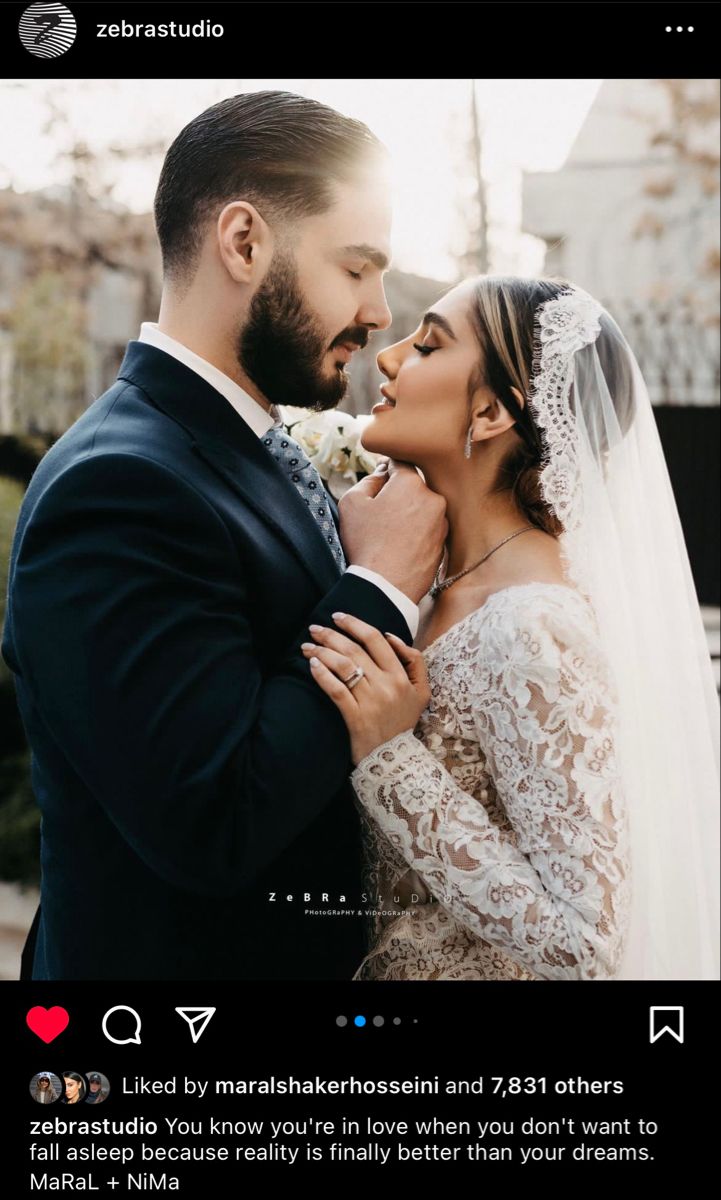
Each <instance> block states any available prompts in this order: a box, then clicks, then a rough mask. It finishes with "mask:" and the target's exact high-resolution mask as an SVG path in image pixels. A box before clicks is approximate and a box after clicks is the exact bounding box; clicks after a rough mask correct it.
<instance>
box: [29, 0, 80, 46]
mask: <svg viewBox="0 0 721 1200" xmlns="http://www.w3.org/2000/svg"><path fill="white" fill-rule="evenodd" d="M77 31H78V27H77V24H76V22H75V17H74V16H73V14H72V13H71V11H70V9H69V8H67V7H66V5H64V4H58V3H54V2H52V0H48V2H47V3H42V2H41V3H38V4H30V5H29V6H28V8H26V9H25V11H24V12H23V14H22V16H21V18H20V24H19V25H18V33H19V34H20V41H21V42H22V44H23V46H24V47H25V49H26V50H27V51H28V52H29V53H30V54H34V55H35V57H36V58H59V57H60V55H61V54H64V53H65V51H66V50H69V49H70V47H71V46H72V44H73V42H74V41H75V35H76V33H77Z"/></svg>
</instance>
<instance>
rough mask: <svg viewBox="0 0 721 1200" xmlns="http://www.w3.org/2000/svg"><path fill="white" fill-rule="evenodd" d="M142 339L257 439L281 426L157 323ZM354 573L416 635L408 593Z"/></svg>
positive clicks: (273, 412) (276, 416)
mask: <svg viewBox="0 0 721 1200" xmlns="http://www.w3.org/2000/svg"><path fill="white" fill-rule="evenodd" d="M138 340H139V341H141V342H146V343H147V344H148V345H149V346H155V347H156V349H158V350H163V351H164V352H165V353H166V354H169V355H170V356H171V357H172V358H177V360H178V362H181V363H183V364H184V365H185V366H186V367H190V370H191V371H195V373H196V375H200V377H201V379H204V380H205V381H206V383H209V384H210V386H211V387H212V388H215V390H216V392H220V394H221V396H225V399H226V400H227V401H228V403H229V404H232V406H233V408H234V409H235V411H236V412H237V413H238V416H240V417H242V418H243V420H244V421H245V423H246V425H250V428H251V429H252V430H253V432H254V433H255V434H257V436H258V437H259V438H261V437H263V436H264V435H265V434H266V433H267V432H268V430H269V429H271V428H272V427H273V426H274V425H282V423H283V422H282V418H281V415H280V412H279V411H278V408H277V406H276V405H274V404H273V405H271V407H270V410H266V409H265V408H263V406H262V405H261V404H259V403H258V401H257V400H254V399H253V397H252V396H249V395H248V393H247V392H246V391H244V390H243V388H242V387H239V386H238V384H237V383H236V382H235V380H233V379H231V378H230V377H229V376H228V375H224V374H223V372H222V371H219V370H218V368H217V367H214V366H213V364H212V363H209V362H206V360H205V359H204V358H201V357H200V355H198V354H195V352H194V351H193V350H189V349H188V347H187V346H184V345H183V344H182V342H177V341H176V340H175V338H171V337H169V336H168V334H167V333H163V332H162V330H160V329H158V326H157V325H156V324H155V323H154V322H151V321H144V322H143V324H142V325H141V326H140V338H139V339H138ZM346 569H347V570H348V571H350V572H352V574H353V575H360V577H361V578H362V579H367V580H368V582H369V583H373V584H375V586H376V587H377V588H380V590H381V591H382V592H384V593H385V595H386V596H387V597H388V599H389V600H390V601H391V603H392V604H395V606H396V608H397V609H399V610H400V612H401V613H402V615H403V617H404V619H405V622H406V624H407V626H408V628H409V630H410V633H411V637H412V638H415V636H416V633H417V632H418V619H419V615H418V606H417V605H416V604H414V603H413V601H412V600H411V599H410V597H409V596H406V595H405V593H404V592H401V591H400V590H399V588H397V587H394V586H393V584H392V583H389V582H388V580H387V579H384V578H383V576H382V575H379V574H378V573H377V571H369V570H368V568H367V567H359V566H356V565H352V566H349V567H347V568H346Z"/></svg>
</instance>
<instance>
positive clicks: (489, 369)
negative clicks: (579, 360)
mask: <svg viewBox="0 0 721 1200" xmlns="http://www.w3.org/2000/svg"><path fill="white" fill-rule="evenodd" d="M567 287H568V282H567V281H566V280H565V279H525V278H522V277H519V276H516V275H481V276H479V277H478V279H477V281H476V284H475V287H474V289H473V294H472V298H471V305H470V312H469V316H470V319H471V324H472V325H473V328H474V330H475V333H476V337H477V338H478V342H479V345H480V348H481V351H482V355H481V360H480V362H479V365H478V369H477V371H476V372H474V373H473V375H472V376H471V379H470V380H469V401H470V396H471V395H472V394H473V392H475V391H476V389H477V388H478V387H480V386H482V385H483V384H486V385H487V386H488V387H490V388H491V389H492V390H493V392H494V393H495V395H496V396H498V399H499V400H500V401H501V403H502V404H503V406H504V407H505V408H506V410H507V411H508V412H509V413H510V414H511V416H513V417H514V418H515V426H514V428H515V430H516V433H517V434H518V435H519V437H520V439H521V444H520V445H519V446H518V448H517V449H516V450H514V451H513V453H512V454H511V455H509V457H508V458H507V459H506V460H505V462H504V463H503V464H502V466H501V469H500V473H499V477H498V481H497V490H498V491H511V492H512V494H513V497H514V499H515V500H516V503H517V504H518V505H519V506H520V508H521V509H522V510H523V512H524V513H525V514H526V517H527V518H528V520H529V522H530V523H531V524H533V525H537V526H538V528H539V529H543V530H544V531H545V532H546V533H550V534H552V535H553V536H554V537H557V536H558V535H559V534H560V533H563V526H562V524H561V522H560V521H559V520H558V518H557V517H556V516H555V514H554V513H552V512H551V510H550V509H549V507H548V505H547V504H546V503H545V501H544V499H543V496H542V494H541V484H540V469H541V464H542V456H543V439H542V436H541V433H540V431H539V430H538V428H537V426H536V423H535V421H534V419H533V415H532V413H531V410H530V407H529V405H528V403H526V404H524V405H523V406H521V405H520V404H519V403H518V401H517V400H516V398H515V396H514V395H513V392H512V391H511V388H517V389H518V391H519V392H520V393H521V395H522V396H528V393H529V390H530V383H531V375H532V373H533V353H534V317H535V314H536V309H537V308H538V306H539V305H540V304H543V303H544V302H545V301H546V300H552V299H554V298H555V297H556V296H558V295H559V294H560V293H561V292H562V291H563V290H564V288H567Z"/></svg>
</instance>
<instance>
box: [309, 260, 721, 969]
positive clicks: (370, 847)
mask: <svg viewBox="0 0 721 1200" xmlns="http://www.w3.org/2000/svg"><path fill="white" fill-rule="evenodd" d="M378 364H379V366H380V369H381V371H382V372H383V374H384V375H385V376H386V377H387V379H388V383H387V384H386V385H385V386H384V387H383V388H382V389H381V391H382V393H383V396H384V400H383V402H382V403H381V404H378V405H376V406H375V408H374V409H373V418H372V420H371V421H370V422H369V423H368V425H367V427H366V428H365V430H364V433H363V444H364V446H365V447H366V448H367V449H368V450H370V451H374V452H379V453H382V454H385V455H388V456H389V457H390V458H391V459H392V460H394V462H404V463H410V464H413V466H414V467H417V468H419V469H420V470H421V471H422V473H423V476H424V478H425V480H426V483H427V484H428V486H429V487H430V488H432V489H433V490H434V491H437V492H439V493H440V494H442V495H443V496H444V497H445V499H446V502H447V510H446V512H447V517H448V522H449V536H448V540H447V544H446V553H445V555H444V559H443V561H442V563H441V564H439V568H438V574H437V576H436V581H435V584H434V586H433V587H432V588H431V591H430V593H429V595H428V597H426V599H425V600H424V602H423V604H422V607H421V625H420V629H419V634H418V637H417V639H416V644H415V647H413V648H411V647H408V646H406V645H405V644H404V643H403V642H401V641H400V640H399V639H397V638H395V637H393V636H392V635H390V634H388V635H386V637H384V636H383V635H382V634H381V633H379V632H378V631H377V630H375V629H373V628H372V627H371V626H369V625H367V624H365V623H364V622H362V621H360V620H358V619H357V618H354V617H352V616H348V615H344V614H339V613H334V614H333V620H334V626H335V627H334V628H333V629H322V630H321V629H318V628H316V627H314V629H313V631H312V636H313V639H314V640H313V643H309V644H306V646H305V648H304V652H305V654H306V656H307V657H308V659H309V660H310V668H311V671H312V673H313V677H314V678H315V680H316V682H317V684H318V686H319V687H321V688H322V689H323V690H324V691H325V692H326V693H327V694H328V696H329V697H330V699H331V700H332V701H333V702H334V703H335V704H336V705H337V707H338V708H339V710H340V712H341V714H342V715H343V717H344V719H345V722H346V725H347V727H348V730H349V734H350V741H351V751H352V757H353V762H354V764H355V770H354V771H353V774H352V776H351V780H352V783H353V786H354V789H355V793H356V796H357V799H358V805H359V810H360V812H361V817H362V822H363V831H364V843H365V850H366V864H367V891H368V893H369V895H370V897H371V899H372V901H373V923H372V931H371V934H372V936H371V945H370V950H369V953H368V955H367V956H366V958H365V959H364V961H363V963H362V964H361V965H360V967H359V969H358V971H357V973H356V976H355V978H357V979H520V980H535V979H563V980H569V979H709V978H717V977H718V965H717V959H716V955H717V943H718V937H717V906H718V898H717V892H718V863H717V853H718V851H717V844H718V834H717V829H718V815H717V814H718V702H717V697H716V691H715V686H714V682H713V676H712V671H711V666H710V662H709V658H708V652H707V648H706V644H705V638H704V634H703V628H702V625H701V620H700V615H699V609H698V603H697V600H696V595H695V591H694V586H693V582H692V578H691V573H690V569H689V565H688V559H687V555H686V551H685V547H684V543H683V538H682V535H681V530H680V525H679V521H678V516H677V512H676V508H675V504H674V500H673V495H672V492H671V488H670V484H669V480H668V473H667V471H666V467H665V463H664V459H663V455H662V452H661V447H660V443H659V439H658V435H657V432H656V426H655V421H654V417H653V413H652V409H651V406H650V403H649V399H648V393H647V391H646V387H645V385H644V381H643V379H642V376H641V374H640V372H639V368H638V365H637V363H636V361H635V359H634V357H633V354H632V352H631V350H630V349H629V347H628V345H627V343H626V341H625V339H624V337H623V335H622V333H621V332H620V330H619V329H618V326H617V325H616V324H615V322H614V321H613V319H612V318H611V317H610V316H609V314H608V313H607V312H606V311H605V310H604V309H603V308H602V307H601V306H600V305H599V304H598V303H597V302H596V301H595V300H593V299H592V298H591V297H590V296H589V295H588V294H587V293H585V292H584V291H582V290H581V289H580V288H577V287H575V286H573V285H570V284H568V283H565V282H563V281H557V280H550V279H523V278H515V277H494V276H482V277H478V278H475V279H472V280H468V281H465V282H464V283H462V284H461V285H459V286H458V287H456V288H454V289H453V290H452V291H450V292H449V293H447V294H446V295H445V296H444V297H443V298H442V299H441V300H440V301H439V302H438V303H437V304H436V305H435V306H434V309H433V311H432V312H429V313H426V314H425V316H424V318H423V320H422V322H421V324H420V326H419V327H418V329H417V331H416V332H415V333H414V334H413V335H412V336H411V337H409V338H407V339H405V340H403V341H401V342H398V343H397V344H396V345H394V346H391V347H390V348H388V349H386V350H384V351H383V352H382V353H381V354H380V355H379V356H378ZM394 462H392V463H391V464H390V470H389V476H388V481H387V482H386V483H385V485H384V486H385V487H387V488H393V477H394V471H395V469H396V468H395V466H394ZM400 469H407V468H400ZM342 516H343V504H342V502H341V533H342Z"/></svg>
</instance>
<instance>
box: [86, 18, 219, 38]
mask: <svg viewBox="0 0 721 1200" xmlns="http://www.w3.org/2000/svg"><path fill="white" fill-rule="evenodd" d="M96 30H97V32H96V36H97V37H99V38H108V37H109V38H156V37H157V38H209V37H210V38H222V37H223V34H224V33H225V30H224V28H223V26H222V25H213V24H211V23H210V21H196V22H195V23H194V24H193V25H191V24H190V22H186V23H185V24H183V23H181V22H179V21H168V22H167V23H165V24H163V25H148V24H146V23H144V22H139V23H136V24H133V23H132V22H131V21H120V22H119V23H116V24H114V25H97V26H96Z"/></svg>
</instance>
